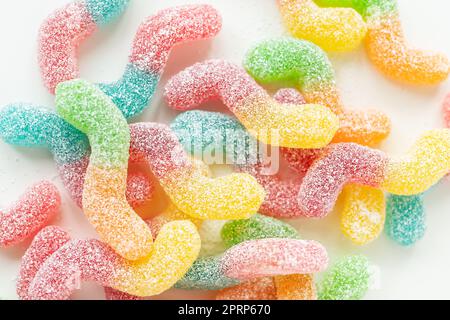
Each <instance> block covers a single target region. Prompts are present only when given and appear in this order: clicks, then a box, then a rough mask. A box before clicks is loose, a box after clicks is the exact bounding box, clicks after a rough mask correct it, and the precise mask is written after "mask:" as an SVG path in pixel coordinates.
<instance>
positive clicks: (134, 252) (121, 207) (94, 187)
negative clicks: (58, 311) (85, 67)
mask: <svg viewBox="0 0 450 320" xmlns="http://www.w3.org/2000/svg"><path fill="white" fill-rule="evenodd" d="M56 106H57V111H58V113H59V114H60V115H61V116H62V117H63V118H64V119H65V120H66V121H68V122H69V123H71V124H72V125H73V126H74V127H76V128H77V129H78V130H80V131H82V132H84V133H86V134H87V136H88V138H89V142H90V144H91V148H92V153H91V157H90V162H89V166H88V168H87V171H86V176H85V181H84V190H83V209H84V213H85V215H86V217H87V218H88V219H89V221H90V222H91V223H92V225H93V226H94V228H95V229H96V231H97V232H98V233H99V235H100V236H101V238H102V239H103V240H104V241H105V242H106V243H108V244H110V245H111V246H112V247H113V248H114V250H116V251H117V252H118V253H119V254H120V255H122V256H123V257H126V258H127V259H130V260H137V259H139V258H142V257H145V256H147V255H148V254H149V253H150V251H151V250H152V243H153V237H152V234H151V231H150V229H149V228H148V226H147V224H146V223H145V222H144V221H143V220H142V219H141V218H140V217H139V216H138V215H137V214H136V212H134V210H133V209H132V208H131V206H130V205H129V204H128V202H127V200H126V181H127V170H128V158H129V148H130V131H129V127H128V124H127V122H126V120H125V118H124V117H123V115H122V113H121V112H120V110H119V109H118V108H117V107H116V106H115V105H114V104H113V103H112V101H111V100H110V99H109V98H108V96H106V95H105V94H104V93H103V92H102V91H101V90H100V89H98V87H96V86H95V85H93V84H90V83H88V82H86V81H83V80H71V81H68V82H65V83H62V84H59V85H58V88H57V91H56Z"/></svg>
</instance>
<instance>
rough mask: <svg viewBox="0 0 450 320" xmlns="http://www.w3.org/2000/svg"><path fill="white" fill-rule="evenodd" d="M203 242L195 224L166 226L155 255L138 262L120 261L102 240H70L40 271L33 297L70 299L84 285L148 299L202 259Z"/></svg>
mask: <svg viewBox="0 0 450 320" xmlns="http://www.w3.org/2000/svg"><path fill="white" fill-rule="evenodd" d="M199 251H200V236H199V235H198V232H197V229H196V227H195V226H194V225H193V224H192V222H190V221H186V220H185V221H176V222H171V223H168V224H166V225H164V226H163V227H162V229H161V231H160V233H159V234H158V237H157V238H156V240H155V243H154V246H153V250H152V252H151V253H150V254H149V255H148V256H146V257H143V258H142V259H140V260H138V261H130V260H126V259H124V258H122V257H121V256H119V255H118V254H117V253H115V251H114V250H113V249H112V248H111V247H110V246H108V245H107V244H105V243H103V242H100V241H98V240H71V241H69V242H67V243H65V244H64V245H63V246H62V247H60V248H59V249H58V250H57V251H56V252H54V253H53V254H52V255H51V256H50V257H49V258H48V259H47V260H46V261H45V262H44V263H43V264H42V266H41V268H40V269H39V270H38V272H37V273H36V275H35V277H34V279H33V281H32V282H31V284H30V287H29V290H28V294H29V296H30V297H31V298H32V299H36V300H64V299H68V298H69V297H70V295H71V294H72V293H73V291H74V290H76V289H78V288H79V284H80V283H81V281H94V282H96V283H98V284H100V285H102V286H104V287H109V288H113V289H115V290H118V291H121V292H124V293H126V294H129V295H134V296H138V297H148V296H153V295H157V294H160V293H162V292H164V291H166V290H168V289H169V288H171V287H172V286H173V285H174V283H175V282H176V281H178V280H179V279H180V278H181V277H182V276H183V275H184V274H185V273H186V272H187V271H188V269H189V267H190V266H191V265H192V263H193V262H194V261H195V259H197V257H198V253H199Z"/></svg>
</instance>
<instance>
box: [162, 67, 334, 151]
mask: <svg viewBox="0 0 450 320" xmlns="http://www.w3.org/2000/svg"><path fill="white" fill-rule="evenodd" d="M237 88H239V90H237ZM165 97H166V101H167V103H168V104H169V106H171V107H172V108H174V109H177V110H183V111H186V110H190V109H193V108H195V107H197V106H199V105H200V104H202V103H203V102H207V101H210V100H212V99H220V100H221V101H222V102H223V103H224V104H225V106H226V107H228V109H229V110H230V111H231V112H233V113H234V115H235V116H236V117H237V118H238V119H239V121H240V122H241V123H242V124H243V125H244V126H245V127H246V128H247V130H249V131H250V133H252V134H253V135H254V136H256V137H257V138H258V140H260V141H262V142H264V143H266V144H270V145H273V146H284V147H292V148H320V147H324V146H326V145H327V144H328V143H329V142H330V141H331V139H332V138H333V136H334V134H335V133H336V131H337V129H338V127H339V121H338V118H337V117H336V116H335V115H334V114H333V113H332V112H331V111H330V110H328V109H327V108H325V107H323V106H320V105H313V104H309V105H302V106H301V107H300V106H298V107H294V106H289V107H286V106H283V105H281V104H279V103H278V102H276V101H275V100H273V99H272V97H270V96H269V94H268V93H267V92H266V91H265V90H264V89H263V88H261V87H260V86H259V85H258V84H257V83H256V82H255V81H254V80H253V79H252V78H251V77H249V76H248V74H247V73H246V72H245V70H243V69H242V68H240V67H238V66H236V65H234V64H232V63H229V62H226V61H222V60H209V61H205V62H203V63H197V64H195V65H193V66H192V67H189V68H187V69H186V70H184V71H182V72H180V73H179V74H177V75H175V76H174V77H173V78H172V79H171V80H170V81H169V83H168V84H167V86H166V88H165Z"/></svg>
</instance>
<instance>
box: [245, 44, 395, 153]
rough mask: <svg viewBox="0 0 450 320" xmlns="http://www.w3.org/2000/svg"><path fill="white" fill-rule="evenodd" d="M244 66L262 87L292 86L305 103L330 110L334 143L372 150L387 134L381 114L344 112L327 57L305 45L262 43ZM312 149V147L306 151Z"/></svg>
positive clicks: (386, 120) (383, 115)
mask: <svg viewBox="0 0 450 320" xmlns="http://www.w3.org/2000/svg"><path fill="white" fill-rule="evenodd" d="M244 66H245V68H246V70H247V71H248V72H249V73H250V75H251V76H252V77H254V78H255V79H256V80H257V81H258V82H260V83H262V84H280V85H283V86H295V87H297V88H298V89H299V90H300V91H301V93H302V94H303V96H304V98H305V99H306V101H307V102H308V103H313V104H319V105H323V106H326V107H328V108H330V110H331V111H333V112H334V113H335V114H336V115H338V116H339V120H340V129H339V131H338V132H337V133H336V136H335V137H334V139H333V141H334V142H356V143H359V144H363V145H369V146H373V145H377V144H378V143H380V142H381V141H383V140H384V139H386V137H387V136H388V135H389V133H390V129H391V123H390V120H389V118H388V117H387V116H386V115H385V114H383V113H381V112H379V111H376V110H352V109H346V108H344V106H343V103H342V101H341V97H340V94H339V91H338V88H337V86H336V79H335V74H334V70H333V67H332V65H331V63H330V61H329V60H328V57H327V55H326V54H325V52H323V51H322V50H321V49H320V48H319V47H317V46H316V45H314V44H312V43H310V42H308V41H304V40H296V39H292V38H275V39H269V40H265V41H262V42H260V43H259V44H257V45H256V46H255V47H254V48H252V49H251V50H250V51H249V52H248V53H247V56H246V58H245V61H244ZM291 108H292V107H291ZM283 147H295V146H283ZM322 147H323V146H322ZM313 148H316V147H313V146H312V147H310V148H309V149H313Z"/></svg>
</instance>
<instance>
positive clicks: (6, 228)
mask: <svg viewBox="0 0 450 320" xmlns="http://www.w3.org/2000/svg"><path fill="white" fill-rule="evenodd" d="M60 206H61V196H60V194H59V191H58V189H57V188H56V187H55V186H54V185H53V184H52V183H50V182H47V181H42V182H40V183H37V184H35V185H34V186H32V187H30V188H29V189H28V190H26V191H25V193H24V194H23V195H22V196H21V197H20V198H19V199H18V200H17V201H16V202H15V203H14V204H12V205H11V207H10V208H9V209H8V210H6V211H2V210H0V248H2V247H3V248H4V247H10V246H13V245H16V244H18V243H20V242H22V241H24V240H26V239H27V238H29V237H31V236H33V235H34V234H36V233H37V232H38V231H39V230H41V229H42V228H43V227H45V226H46V225H47V224H48V223H49V222H50V220H51V219H52V218H54V217H55V216H56V215H57V214H58V212H59V209H60Z"/></svg>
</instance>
